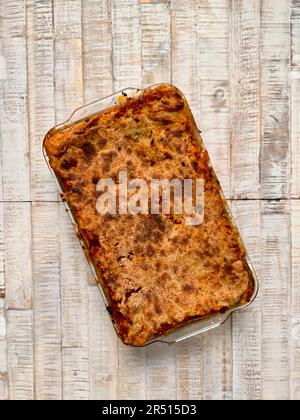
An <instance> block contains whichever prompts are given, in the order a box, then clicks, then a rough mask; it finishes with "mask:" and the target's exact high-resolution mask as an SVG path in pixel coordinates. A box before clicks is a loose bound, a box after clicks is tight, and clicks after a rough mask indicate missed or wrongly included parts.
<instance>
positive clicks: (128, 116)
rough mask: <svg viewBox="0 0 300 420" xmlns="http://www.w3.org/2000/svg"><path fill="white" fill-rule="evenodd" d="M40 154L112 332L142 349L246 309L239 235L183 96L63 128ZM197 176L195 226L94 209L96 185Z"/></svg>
mask: <svg viewBox="0 0 300 420" xmlns="http://www.w3.org/2000/svg"><path fill="white" fill-rule="evenodd" d="M44 147H45V151H46V153H47V156H48V158H49V162H50V165H51V167H52V168H53V170H54V172H55V174H56V176H57V178H58V180H59V182H60V185H61V187H62V190H63V199H64V200H66V201H67V202H68V204H69V207H70V208H71V211H72V214H73V216H74V218H75V220H76V222H77V224H78V235H80V237H81V238H82V239H83V240H84V243H85V245H86V249H87V252H88V257H89V259H90V261H91V262H92V263H93V265H94V267H95V269H96V272H97V275H98V282H99V284H100V285H101V287H102V288H103V290H104V292H105V295H106V298H107V301H108V303H109V308H108V310H109V312H110V315H111V317H112V320H113V322H114V324H115V328H116V330H117V332H118V334H119V336H120V338H121V339H122V341H123V342H124V343H125V344H130V345H136V346H141V345H144V344H146V343H147V342H149V341H151V340H152V339H154V338H157V337H159V336H161V335H162V334H166V333H168V332H169V331H171V330H173V329H174V328H176V327H179V326H181V325H183V324H186V323H188V322H190V321H192V320H195V319H198V318H201V317H205V316H208V315H211V314H213V313H217V312H220V311H221V312H222V311H225V310H226V309H228V308H231V307H234V306H236V305H239V304H241V303H246V302H247V301H248V300H249V299H250V298H251V295H252V293H253V279H252V275H251V272H250V271H249V268H248V266H247V263H246V259H245V249H244V247H243V244H242V242H241V239H240V236H239V233H238V231H237V229H236V228H235V226H234V225H233V224H232V222H231V219H230V216H229V215H228V211H227V206H226V202H225V201H224V198H223V196H222V192H221V188H220V184H219V182H218V180H217V177H216V175H215V173H214V171H213V169H212V167H211V164H210V161H209V157H208V153H207V151H206V149H205V147H204V145H203V143H202V140H201V137H200V134H199V131H198V130H197V127H196V124H195V121H194V119H193V116H192V114H191V111H190V109H189V106H188V104H187V102H186V100H185V98H184V96H183V95H182V93H181V92H180V91H179V90H178V89H177V88H175V87H173V86H170V85H158V86H157V87H154V88H153V87H152V88H149V89H145V90H143V91H142V92H141V94H139V95H138V96H136V97H134V98H124V99H123V100H122V101H120V103H118V104H116V105H115V106H112V107H111V108H108V109H106V110H104V111H102V112H100V113H98V114H95V115H92V116H90V117H88V118H85V119H84V120H81V121H79V122H77V123H74V124H70V125H69V126H66V127H64V128H62V129H58V130H56V129H52V130H51V131H50V132H49V133H48V134H47V136H46V138H45V141H44ZM120 171H127V173H128V178H132V179H134V178H142V179H144V180H146V181H147V182H149V181H150V180H151V179H153V178H156V179H170V180H172V179H174V178H178V179H186V178H188V179H199V178H201V179H203V180H204V188H205V190H204V200H205V210H204V222H203V223H202V224H199V225H196V226H190V225H188V224H186V223H184V220H183V219H184V218H183V216H181V215H174V214H162V213H160V214H156V215H151V214H146V215H145V214H138V215H132V214H105V215H100V214H99V213H98V212H97V210H96V202H97V199H98V197H99V193H98V192H97V190H96V185H97V183H98V181H99V179H102V178H111V179H113V180H115V181H116V183H117V182H118V173H119V172H120Z"/></svg>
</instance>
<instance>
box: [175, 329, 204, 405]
mask: <svg viewBox="0 0 300 420" xmlns="http://www.w3.org/2000/svg"><path fill="white" fill-rule="evenodd" d="M176 347H177V349H176V351H177V357H176V380H177V384H176V399H177V400H194V399H195V400H200V399H202V395H203V386H202V377H203V372H204V366H203V358H202V357H199V355H201V354H203V352H204V351H205V349H204V347H203V340H202V338H201V337H199V336H196V337H193V338H190V339H188V340H184V341H182V342H181V343H178V344H176Z"/></svg>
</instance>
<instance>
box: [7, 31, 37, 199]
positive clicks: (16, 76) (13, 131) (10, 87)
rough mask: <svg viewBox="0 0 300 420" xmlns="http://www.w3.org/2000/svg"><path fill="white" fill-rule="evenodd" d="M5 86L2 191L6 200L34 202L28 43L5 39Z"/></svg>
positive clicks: (19, 38)
mask: <svg viewBox="0 0 300 420" xmlns="http://www.w3.org/2000/svg"><path fill="white" fill-rule="evenodd" d="M1 54H2V55H3V56H4V60H5V66H6V74H5V83H2V95H3V97H2V100H1V101H0V126H1V141H2V184H3V185H2V188H3V199H4V200H6V201H16V200H21V201H26V200H27V201H28V200H30V182H29V177H30V174H29V141H28V133H27V131H28V123H27V116H28V113H27V78H26V75H27V70H26V69H27V64H26V40H25V39H24V38H21V37H15V38H6V39H3V40H2V53H1Z"/></svg>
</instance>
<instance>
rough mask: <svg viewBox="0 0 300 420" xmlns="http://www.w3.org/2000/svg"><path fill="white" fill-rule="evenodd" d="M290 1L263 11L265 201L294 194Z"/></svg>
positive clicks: (265, 4) (267, 2) (266, 5)
mask: <svg viewBox="0 0 300 420" xmlns="http://www.w3.org/2000/svg"><path fill="white" fill-rule="evenodd" d="M290 41H291V39H290V1H289V0H281V1H280V2H276V7H274V2H273V1H272V0H263V1H262V7H261V54H260V57H261V60H260V62H261V100H262V114H261V116H262V126H261V132H262V147H261V193H262V197H263V198H278V197H282V198H288V197H289V193H290V176H289V175H290V158H289V154H290V147H289V112H290V95H289V77H288V72H289V68H290V55H291V51H290Z"/></svg>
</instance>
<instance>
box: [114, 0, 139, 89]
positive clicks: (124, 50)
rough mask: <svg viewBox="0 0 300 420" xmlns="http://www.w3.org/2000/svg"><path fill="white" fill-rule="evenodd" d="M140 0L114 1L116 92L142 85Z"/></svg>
mask: <svg viewBox="0 0 300 420" xmlns="http://www.w3.org/2000/svg"><path fill="white" fill-rule="evenodd" d="M140 18H141V15H140V2H139V0H112V33H113V76H114V90H115V91H118V90H121V89H124V88H126V87H140V85H141V27H140Z"/></svg>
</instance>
